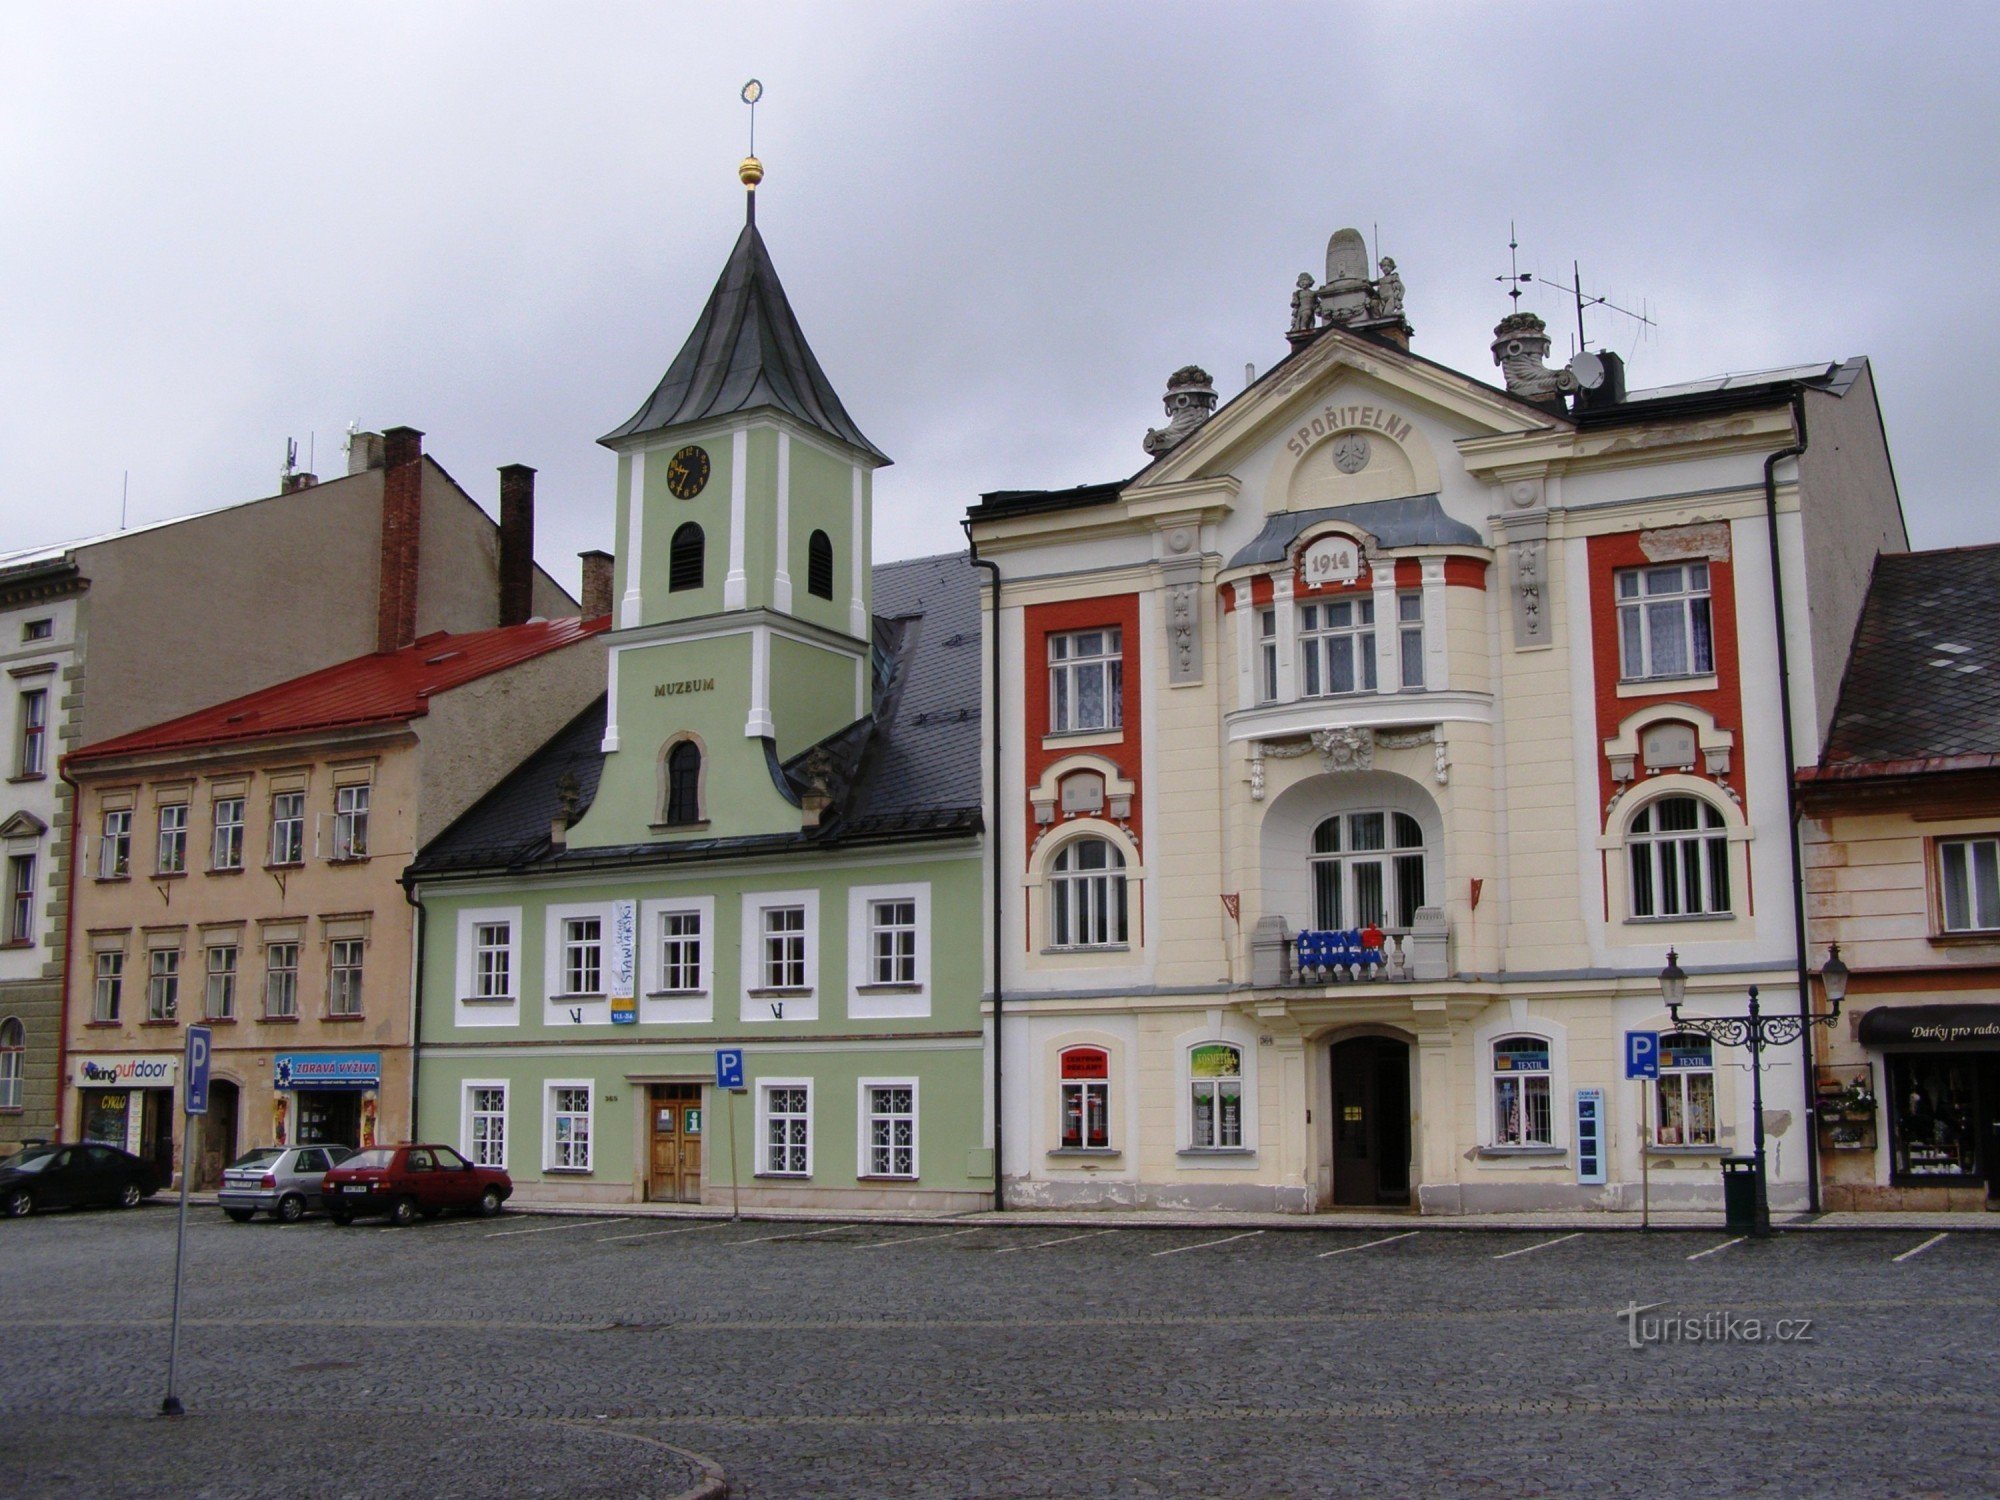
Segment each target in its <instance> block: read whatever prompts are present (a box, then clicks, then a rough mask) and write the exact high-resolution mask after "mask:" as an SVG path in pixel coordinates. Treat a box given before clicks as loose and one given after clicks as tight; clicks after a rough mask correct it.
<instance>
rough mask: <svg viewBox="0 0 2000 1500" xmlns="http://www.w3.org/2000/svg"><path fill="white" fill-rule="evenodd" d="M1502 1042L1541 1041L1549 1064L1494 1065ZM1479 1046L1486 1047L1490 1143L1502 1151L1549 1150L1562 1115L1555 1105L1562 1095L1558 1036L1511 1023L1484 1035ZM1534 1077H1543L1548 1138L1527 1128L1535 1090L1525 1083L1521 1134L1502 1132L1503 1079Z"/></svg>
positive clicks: (1556, 1141)
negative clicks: (1537, 1137) (1535, 1066)
mask: <svg viewBox="0 0 2000 1500" xmlns="http://www.w3.org/2000/svg"><path fill="white" fill-rule="evenodd" d="M1502 1042H1540V1043H1541V1044H1542V1050H1543V1052H1544V1053H1546V1054H1547V1056H1548V1059H1549V1062H1548V1066H1547V1067H1546V1068H1544V1069H1541V1070H1539V1071H1533V1072H1531V1071H1529V1070H1527V1069H1525V1068H1523V1069H1518V1070H1516V1069H1507V1070H1504V1071H1503V1070H1502V1069H1500V1068H1497V1067H1495V1066H1494V1059H1495V1058H1496V1057H1497V1056H1498V1055H1499V1047H1500V1044H1501V1043H1502ZM1480 1046H1481V1047H1482V1048H1484V1052H1483V1054H1482V1055H1483V1059H1484V1063H1485V1072H1486V1078H1487V1088H1486V1098H1485V1101H1484V1103H1485V1112H1486V1130H1487V1142H1486V1143H1487V1145H1488V1146H1490V1147H1492V1148H1494V1149H1496V1150H1502V1151H1505V1150H1515V1151H1522V1150H1526V1151H1547V1150H1552V1149H1554V1148H1556V1147H1557V1146H1558V1144H1559V1143H1560V1128H1559V1118H1560V1116H1561V1113H1562V1112H1561V1111H1560V1110H1558V1109H1557V1108H1556V1104H1557V1101H1558V1099H1559V1097H1560V1092H1561V1091H1559V1090H1558V1088H1557V1086H1556V1074H1557V1071H1558V1069H1557V1067H1556V1044H1555V1039H1554V1038H1553V1037H1550V1036H1547V1035H1545V1034H1543V1033H1542V1032H1539V1031H1529V1030H1525V1029H1523V1028H1521V1027H1518V1026H1516V1027H1510V1028H1508V1029H1506V1030H1504V1031H1500V1032H1497V1033H1495V1034H1494V1035H1492V1036H1489V1037H1487V1038H1485V1039H1484V1040H1483V1041H1482V1042H1481V1043H1480ZM1535 1078H1539V1079H1540V1080H1541V1081H1542V1093H1543V1097H1544V1098H1545V1099H1546V1101H1547V1104H1548V1108H1547V1111H1546V1117H1547V1120H1548V1139H1547V1140H1534V1139H1531V1138H1530V1136H1529V1132H1528V1116H1529V1110H1528V1108H1527V1100H1528V1098H1529V1096H1530V1093H1531V1092H1532V1091H1531V1090H1529V1089H1528V1088H1526V1087H1525V1086H1524V1087H1523V1088H1522V1089H1521V1091H1520V1098H1521V1101H1522V1103H1521V1108H1520V1111H1519V1113H1520V1123H1521V1130H1520V1138H1519V1139H1512V1138H1510V1137H1508V1136H1503V1135H1502V1133H1501V1130H1500V1093H1501V1088H1500V1085H1501V1081H1502V1080H1503V1079H1505V1080H1507V1081H1509V1082H1514V1081H1520V1080H1526V1079H1535Z"/></svg>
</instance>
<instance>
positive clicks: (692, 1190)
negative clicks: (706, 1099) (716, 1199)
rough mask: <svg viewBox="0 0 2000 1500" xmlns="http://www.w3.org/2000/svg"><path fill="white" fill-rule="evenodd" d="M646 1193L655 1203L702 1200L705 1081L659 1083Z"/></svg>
mask: <svg viewBox="0 0 2000 1500" xmlns="http://www.w3.org/2000/svg"><path fill="white" fill-rule="evenodd" d="M651 1120H652V1137H653V1147H652V1158H651V1171H650V1173H649V1174H648V1177H647V1182H646V1196H647V1197H648V1198H650V1199H651V1200H652V1201H654V1202H655V1203H699V1202H701V1128H702V1113H701V1085H700V1084H698V1083H656V1084H654V1085H653V1096H652V1109H651Z"/></svg>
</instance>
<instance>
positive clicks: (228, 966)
mask: <svg viewBox="0 0 2000 1500" xmlns="http://www.w3.org/2000/svg"><path fill="white" fill-rule="evenodd" d="M202 1014H203V1015H205V1016H207V1017H208V1019H209V1020H211V1021H233V1020H235V1019H236V945H235V944H234V943H215V944H212V945H211V946H210V947H209V950H208V983H207V988H206V990H205V992H204V994H203V996H202Z"/></svg>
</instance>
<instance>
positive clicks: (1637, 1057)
mask: <svg viewBox="0 0 2000 1500" xmlns="http://www.w3.org/2000/svg"><path fill="white" fill-rule="evenodd" d="M1625 1076H1626V1077H1627V1078H1658V1077H1659V1076H1660V1034H1659V1032H1657V1031H1628V1032H1626V1033H1625Z"/></svg>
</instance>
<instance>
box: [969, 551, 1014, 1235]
mask: <svg viewBox="0 0 2000 1500" xmlns="http://www.w3.org/2000/svg"><path fill="white" fill-rule="evenodd" d="M958 524H959V525H960V526H961V527H963V528H964V530H965V545H966V546H967V547H968V548H969V549H970V550H971V557H972V565H973V566H974V567H975V568H984V569H986V574H987V576H988V577H989V578H991V579H992V580H993V616H992V620H991V622H990V625H989V627H988V633H987V642H988V649H987V660H988V662H989V663H990V670H991V672H992V674H993V705H992V708H991V710H990V711H989V713H988V728H987V742H988V744H990V745H991V746H992V765H993V821H992V824H991V826H989V827H988V828H987V830H986V838H987V842H988V843H989V845H990V846H991V849H992V870H991V872H990V875H989V879H990V880H991V881H992V883H993V892H992V902H993V909H992V916H991V922H992V931H991V932H990V933H989V934H988V937H989V940H990V941H991V942H992V944H993V1210H994V1212H995V1213H1005V1212H1006V1210H1007V1179H1006V1172H1005V1161H1006V1158H1005V1157H1004V1156H1003V1155H1002V1154H1001V1146H1002V1144H1003V1141H1002V1139H1001V1128H1002V1121H1003V1120H1004V1118H1005V1116H1006V1112H1007V1111H1006V1106H1005V1103H1004V1096H1003V1095H1002V1093H1001V1089H1000V1083H1001V1071H1002V1069H1001V1046H1000V1027H1001V1018H1002V1015H1003V1014H1004V1011H1005V1008H1006V999H1005V996H1004V995H1003V993H1002V991H1001V979H1000V951H1001V950H1000V892H1001V890H1002V889H1003V887H1002V883H1001V879H1000V842H1001V841H1000V829H1001V826H1002V825H1001V821H1000V565H999V564H998V563H996V562H993V561H991V560H990V559H988V558H984V557H981V556H980V555H979V543H978V541H977V540H975V539H974V537H973V535H972V521H971V518H970V517H968V518H966V519H965V520H963V521H960V522H959V523H958Z"/></svg>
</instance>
